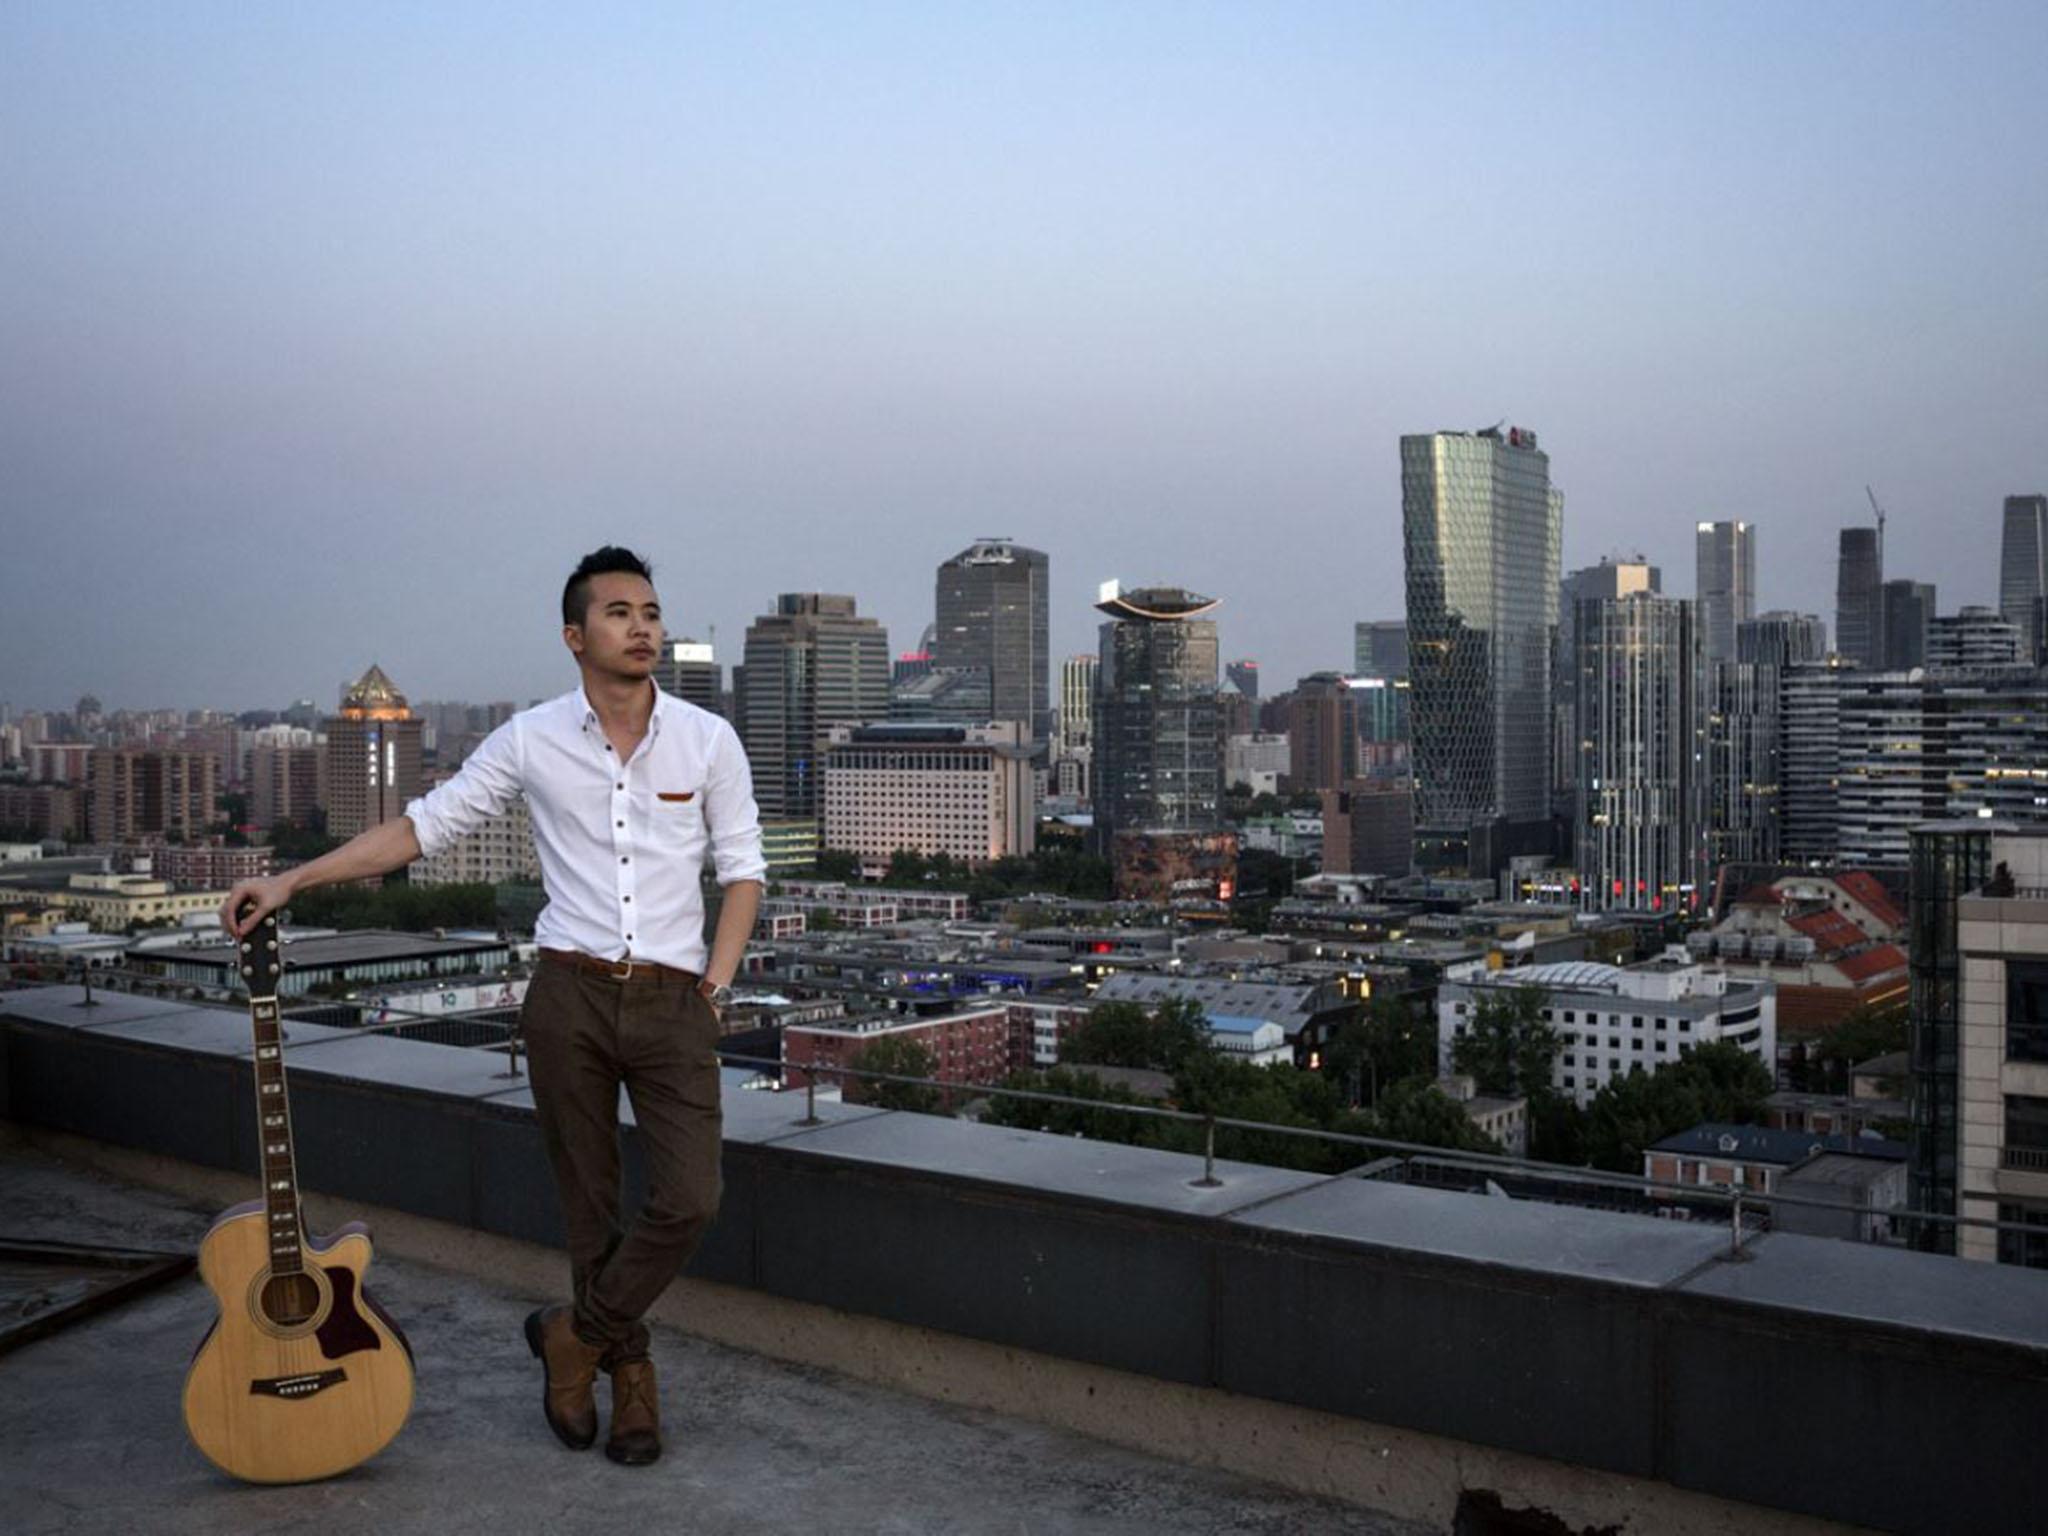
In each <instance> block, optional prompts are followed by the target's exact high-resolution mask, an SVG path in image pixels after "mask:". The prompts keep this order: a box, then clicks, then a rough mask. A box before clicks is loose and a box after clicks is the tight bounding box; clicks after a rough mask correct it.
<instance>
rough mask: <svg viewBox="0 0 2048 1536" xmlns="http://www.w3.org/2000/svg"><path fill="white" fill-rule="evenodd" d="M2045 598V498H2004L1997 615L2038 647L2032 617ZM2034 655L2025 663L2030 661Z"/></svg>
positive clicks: (2047, 505)
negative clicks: (2002, 617)
mask: <svg viewBox="0 0 2048 1536" xmlns="http://www.w3.org/2000/svg"><path fill="white" fill-rule="evenodd" d="M2044 598H2048V496H2008V497H2006V498H2005V524H2004V531H2003V538H2002V539H2001V541H2000V546H1999V553H1998V611H1999V612H2000V613H2002V614H2004V615H2005V617H2006V619H2007V620H2008V621H2009V622H2010V623H2012V624H2013V625H2014V626H2015V627H2016V628H2017V629H2018V630H2019V632H2020V633H2021V634H2022V635H2025V636H2027V637H2028V642H2029V644H2030V645H2035V646H2038V644H2039V639H2038V636H2037V624H2036V613H2037V610H2038V606H2039V604H2040V603H2041V601H2042V600H2043V599H2044ZM2037 655H2038V652H2036V654H2035V655H2029V656H2028V657H2027V660H2029V661H2033V660H2035V659H2036V656H2037Z"/></svg>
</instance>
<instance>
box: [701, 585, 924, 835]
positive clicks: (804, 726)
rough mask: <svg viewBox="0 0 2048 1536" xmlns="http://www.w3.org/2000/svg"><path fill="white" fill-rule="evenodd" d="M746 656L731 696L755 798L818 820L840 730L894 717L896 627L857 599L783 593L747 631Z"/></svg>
mask: <svg viewBox="0 0 2048 1536" xmlns="http://www.w3.org/2000/svg"><path fill="white" fill-rule="evenodd" d="M744 654H745V657H746V660H745V661H744V662H743V663H742V665H741V666H740V667H739V668H738V669H737V675H736V676H735V677H734V679H733V692H734V695H735V703H736V704H737V705H738V706H740V707H739V708H738V710H737V713H738V714H739V715H740V720H739V722H738V725H739V731H740V739H741V741H742V742H743V743H744V745H745V746H746V749H747V758H748V760H749V761H750V762H751V763H752V764H753V769H754V799H755V801H756V802H757V803H758V804H759V806H760V809H761V814H762V815H763V816H767V817H772V818H775V819H777V820H789V819H804V818H812V817H815V816H816V815H817V814H818V796H819V792H820V789H821V787H822V783H821V781H822V778H823V773H822V763H823V757H824V752H825V749H826V746H827V743H828V740H829V737H830V735H831V730H832V727H833V726H835V725H854V724H864V723H867V722H869V721H881V720H885V719H887V718H888V714H889V634H888V631H886V630H885V629H883V628H882V626H881V625H880V624H879V623H877V622H876V621H875V620H873V619H867V618H862V617H860V616H859V614H858V613H857V612H856V611H855V605H854V600H853V599H852V598H851V597H846V596H841V595H838V594H834V593H827V592H785V593H783V594H782V595H781V596H780V597H778V598H777V599H776V600H775V612H773V613H770V614H764V615H762V616H761V617H760V618H758V619H756V620H754V622H753V623H752V624H750V625H748V626H747V640H746V650H745V652H744Z"/></svg>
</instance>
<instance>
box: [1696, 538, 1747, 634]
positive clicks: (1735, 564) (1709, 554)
mask: <svg viewBox="0 0 2048 1536" xmlns="http://www.w3.org/2000/svg"><path fill="white" fill-rule="evenodd" d="M1694 580H1695V582H1696V588H1697V590H1696V593H1695V595H1696V596H1697V597H1698V599H1699V605H1700V649H1701V651H1702V652H1703V653H1704V654H1705V656H1706V659H1707V660H1708V661H1709V662H1716V661H1733V660H1734V659H1735V626H1736V625H1738V624H1740V623H1742V622H1743V621H1744V620H1745V619H1751V618H1754V617H1756V529H1755V528H1754V527H1752V526H1751V525H1750V524H1748V523H1701V524H1700V525H1699V530H1698V560H1697V563H1696V565H1695V568H1694Z"/></svg>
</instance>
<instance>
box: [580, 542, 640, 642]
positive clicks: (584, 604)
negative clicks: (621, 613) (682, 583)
mask: <svg viewBox="0 0 2048 1536" xmlns="http://www.w3.org/2000/svg"><path fill="white" fill-rule="evenodd" d="M612 571H618V572H621V573H623V574H624V575H627V576H644V577H645V578H646V579H647V580H649V581H652V580H654V567H653V566H651V565H649V564H648V563H647V562H646V561H645V560H642V559H641V558H640V557H639V556H638V555H636V554H634V553H633V551H631V550H630V549H624V548H621V547H620V546H619V545H617V544H607V545H605V547H604V548H603V549H593V550H592V551H591V552H590V553H589V554H587V555H585V556H584V557H583V559H582V560H581V561H580V562H579V563H578V564H577V566H576V569H575V570H573V571H571V572H570V573H569V580H568V582H567V584H566V585H564V586H563V588H562V622H563V623H564V624H581V623H582V622H583V620H584V618H585V617H586V616H587V615H588V614H589V612H590V578H591V577H593V576H603V575H605V574H607V573H609V572H612Z"/></svg>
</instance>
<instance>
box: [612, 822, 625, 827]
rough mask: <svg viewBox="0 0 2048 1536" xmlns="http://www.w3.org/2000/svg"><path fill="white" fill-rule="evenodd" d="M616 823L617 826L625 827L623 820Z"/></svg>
mask: <svg viewBox="0 0 2048 1536" xmlns="http://www.w3.org/2000/svg"><path fill="white" fill-rule="evenodd" d="M614 825H616V826H621V827H623V826H624V825H625V823H624V822H623V821H621V822H617V823H614Z"/></svg>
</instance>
